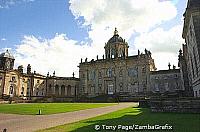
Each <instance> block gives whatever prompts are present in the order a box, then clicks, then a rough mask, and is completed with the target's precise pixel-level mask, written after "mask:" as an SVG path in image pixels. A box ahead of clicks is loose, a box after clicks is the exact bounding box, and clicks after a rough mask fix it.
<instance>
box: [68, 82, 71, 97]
mask: <svg viewBox="0 0 200 132" xmlns="http://www.w3.org/2000/svg"><path fill="white" fill-rule="evenodd" d="M67 96H71V85H68V86H67Z"/></svg>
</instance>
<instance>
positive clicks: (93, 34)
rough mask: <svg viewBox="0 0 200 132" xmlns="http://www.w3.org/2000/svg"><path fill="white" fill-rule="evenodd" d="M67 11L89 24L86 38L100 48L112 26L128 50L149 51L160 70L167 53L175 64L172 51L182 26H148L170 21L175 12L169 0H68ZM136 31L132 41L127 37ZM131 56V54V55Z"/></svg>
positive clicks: (177, 46) (180, 40)
mask: <svg viewBox="0 0 200 132" xmlns="http://www.w3.org/2000/svg"><path fill="white" fill-rule="evenodd" d="M70 3H71V5H70V10H71V11H72V13H73V15H74V16H75V18H76V19H81V18H82V17H83V18H84V20H85V22H84V23H83V24H82V26H86V27H87V26H88V25H89V26H90V30H89V32H88V34H89V38H90V39H91V40H92V41H93V43H92V45H93V46H94V47H99V49H103V46H104V43H105V42H107V40H108V39H109V38H110V37H111V35H112V34H113V33H112V32H113V30H114V27H117V28H118V31H119V34H120V35H121V36H122V37H123V38H125V39H126V40H128V42H129V46H130V48H129V53H136V52H135V51H137V49H138V48H139V49H141V50H143V49H144V48H147V49H150V50H152V53H153V57H154V59H155V62H156V66H157V67H158V69H164V68H167V67H165V66H166V64H168V61H169V60H166V62H164V60H163V59H160V57H161V56H163V57H166V56H170V60H171V62H172V63H174V64H175V63H177V57H176V55H177V54H176V53H177V51H178V49H179V48H180V47H181V44H182V38H181V31H182V25H179V26H175V27H173V28H172V29H170V30H168V31H164V30H163V29H162V28H156V29H155V30H153V31H151V32H149V31H150V30H151V29H152V28H155V27H157V26H159V25H160V24H162V23H164V22H166V21H170V20H172V19H173V18H175V17H176V15H177V9H176V7H175V5H174V3H173V1H159V0H123V1H121V0H101V1H95V0H84V1H83V0H71V1H70ZM135 33H139V34H140V36H139V37H137V38H136V39H135V41H134V43H130V41H129V40H130V39H131V38H133V37H135V36H134V35H135ZM131 55H132V54H131Z"/></svg>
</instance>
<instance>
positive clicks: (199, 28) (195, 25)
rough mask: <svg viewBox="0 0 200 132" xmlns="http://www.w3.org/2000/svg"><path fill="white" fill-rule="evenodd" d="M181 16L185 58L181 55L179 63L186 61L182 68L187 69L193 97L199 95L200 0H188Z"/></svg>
mask: <svg viewBox="0 0 200 132" xmlns="http://www.w3.org/2000/svg"><path fill="white" fill-rule="evenodd" d="M183 16H184V27H183V33H182V37H183V38H184V39H185V43H186V46H185V47H184V49H185V55H186V58H183V57H182V58H181V59H180V64H183V63H186V64H185V65H184V64H183V65H182V68H186V69H187V74H188V84H189V87H191V88H192V89H193V92H194V93H193V94H194V96H195V97H200V1H199V0H188V3H187V8H186V11H185V13H184V15H183ZM183 59H184V60H183ZM184 61H185V62H184ZM182 62H183V63H182ZM182 71H183V70H182ZM184 75H185V74H184V73H183V76H184ZM186 82H187V81H186Z"/></svg>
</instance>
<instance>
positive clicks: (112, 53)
mask: <svg viewBox="0 0 200 132" xmlns="http://www.w3.org/2000/svg"><path fill="white" fill-rule="evenodd" d="M111 58H115V50H114V49H112V50H111Z"/></svg>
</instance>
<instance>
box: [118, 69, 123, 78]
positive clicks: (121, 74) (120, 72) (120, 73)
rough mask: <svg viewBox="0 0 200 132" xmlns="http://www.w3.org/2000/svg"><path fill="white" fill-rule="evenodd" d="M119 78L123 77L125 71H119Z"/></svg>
mask: <svg viewBox="0 0 200 132" xmlns="http://www.w3.org/2000/svg"><path fill="white" fill-rule="evenodd" d="M119 76H120V77H121V76H123V70H122V69H121V70H120V71H119Z"/></svg>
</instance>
